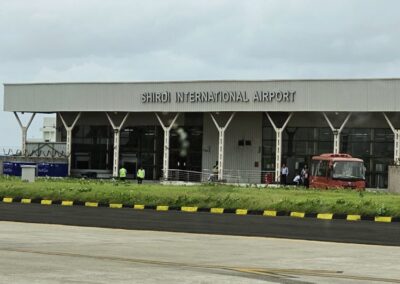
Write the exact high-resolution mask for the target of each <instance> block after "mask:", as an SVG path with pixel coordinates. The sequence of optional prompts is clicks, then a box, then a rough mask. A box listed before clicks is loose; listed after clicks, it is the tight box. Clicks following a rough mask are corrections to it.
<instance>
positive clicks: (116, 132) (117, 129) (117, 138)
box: [106, 112, 129, 177]
mask: <svg viewBox="0 0 400 284" xmlns="http://www.w3.org/2000/svg"><path fill="white" fill-rule="evenodd" d="M106 116H107V118H108V121H109V122H110V124H111V127H112V128H113V130H114V155H113V177H118V170H119V144H120V143H119V141H120V133H121V130H122V128H123V126H124V124H125V122H126V120H127V119H128V116H129V112H127V113H126V115H125V116H124V118H123V119H122V122H121V123H120V124H119V125H118V126H117V125H116V124H115V123H114V121H113V120H112V119H111V116H110V115H109V114H108V113H107V112H106Z"/></svg>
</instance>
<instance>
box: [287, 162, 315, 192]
mask: <svg viewBox="0 0 400 284" xmlns="http://www.w3.org/2000/svg"><path fill="white" fill-rule="evenodd" d="M288 176H289V168H288V167H287V165H286V164H282V168H281V184H283V185H287V184H288V180H287V179H288ZM293 183H294V184H295V185H303V186H305V187H309V185H310V182H309V170H308V167H307V165H304V167H303V169H302V170H301V171H300V172H298V173H296V175H295V177H294V179H293Z"/></svg>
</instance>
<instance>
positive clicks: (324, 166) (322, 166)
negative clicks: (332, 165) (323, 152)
mask: <svg viewBox="0 0 400 284" xmlns="http://www.w3.org/2000/svg"><path fill="white" fill-rule="evenodd" d="M327 170H328V161H320V162H319V165H318V167H317V172H316V176H318V177H326V171H327Z"/></svg>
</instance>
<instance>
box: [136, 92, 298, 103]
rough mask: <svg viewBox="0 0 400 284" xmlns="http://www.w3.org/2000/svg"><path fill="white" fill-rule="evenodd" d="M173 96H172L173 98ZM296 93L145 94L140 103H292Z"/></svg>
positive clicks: (142, 95)
mask: <svg viewBox="0 0 400 284" xmlns="http://www.w3.org/2000/svg"><path fill="white" fill-rule="evenodd" d="M173 95H174V96H173ZM295 95H296V91H289V90H287V91H255V92H254V93H249V92H247V91H217V92H215V91H205V92H175V93H171V92H169V91H165V92H146V93H142V94H141V102H142V103H144V104H151V103H164V104H167V103H171V102H172V101H174V102H175V103H178V104H179V103H248V102H250V101H252V102H254V103H273V102H277V103H293V102H294V99H295Z"/></svg>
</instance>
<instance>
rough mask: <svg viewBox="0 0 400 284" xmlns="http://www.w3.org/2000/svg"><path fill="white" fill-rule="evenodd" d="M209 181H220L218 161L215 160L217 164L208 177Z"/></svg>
mask: <svg viewBox="0 0 400 284" xmlns="http://www.w3.org/2000/svg"><path fill="white" fill-rule="evenodd" d="M208 181H212V182H215V181H218V161H216V162H215V166H214V167H213V169H212V174H211V175H210V176H209V177H208Z"/></svg>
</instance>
